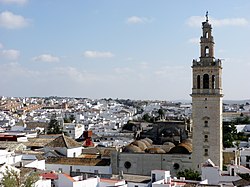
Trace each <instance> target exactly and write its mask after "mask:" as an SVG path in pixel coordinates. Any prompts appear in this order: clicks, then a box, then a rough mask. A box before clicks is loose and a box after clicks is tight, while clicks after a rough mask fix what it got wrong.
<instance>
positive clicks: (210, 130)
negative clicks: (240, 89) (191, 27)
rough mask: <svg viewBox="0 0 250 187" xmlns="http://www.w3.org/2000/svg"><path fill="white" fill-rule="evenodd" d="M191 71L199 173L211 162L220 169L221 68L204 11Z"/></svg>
mask: <svg viewBox="0 0 250 187" xmlns="http://www.w3.org/2000/svg"><path fill="white" fill-rule="evenodd" d="M192 70H193V88H192V94H191V97H192V120H193V152H192V159H193V167H194V169H195V170H198V171H199V170H201V166H202V164H203V163H204V162H205V161H206V160H207V159H211V160H212V161H213V162H214V163H215V165H217V166H219V167H220V168H221V169H222V97H223V94H222V83H221V82H222V81H221V76H222V65H221V60H220V59H216V58H215V57H214V38H213V36H212V27H211V24H210V23H209V20H208V12H207V13H206V21H204V22H202V36H201V38H200V58H199V60H193V65H192Z"/></svg>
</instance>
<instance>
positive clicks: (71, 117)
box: [69, 114, 75, 123]
mask: <svg viewBox="0 0 250 187" xmlns="http://www.w3.org/2000/svg"><path fill="white" fill-rule="evenodd" d="M69 119H70V120H71V123H72V122H73V121H74V120H75V116H74V115H73V114H71V115H70V117H69Z"/></svg>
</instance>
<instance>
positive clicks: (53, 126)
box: [47, 118, 62, 134]
mask: <svg viewBox="0 0 250 187" xmlns="http://www.w3.org/2000/svg"><path fill="white" fill-rule="evenodd" d="M61 133H62V126H61V125H60V123H59V121H58V120H57V119H55V118H52V119H51V120H50V122H49V126H48V132H47V134H61Z"/></svg>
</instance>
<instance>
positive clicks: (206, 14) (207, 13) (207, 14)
mask: <svg viewBox="0 0 250 187" xmlns="http://www.w3.org/2000/svg"><path fill="white" fill-rule="evenodd" d="M206 22H208V11H207V12H206Z"/></svg>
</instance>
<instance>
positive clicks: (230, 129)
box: [223, 123, 237, 147]
mask: <svg viewBox="0 0 250 187" xmlns="http://www.w3.org/2000/svg"><path fill="white" fill-rule="evenodd" d="M236 139H237V129H236V126H235V125H234V124H233V123H231V124H225V123H224V124H223V146H224V147H234V144H233V141H235V140H236Z"/></svg>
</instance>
